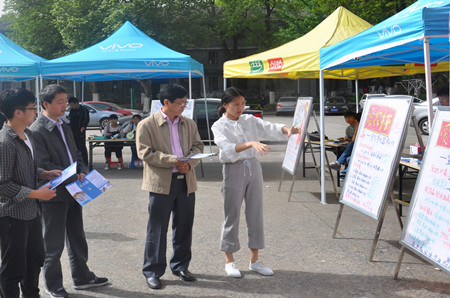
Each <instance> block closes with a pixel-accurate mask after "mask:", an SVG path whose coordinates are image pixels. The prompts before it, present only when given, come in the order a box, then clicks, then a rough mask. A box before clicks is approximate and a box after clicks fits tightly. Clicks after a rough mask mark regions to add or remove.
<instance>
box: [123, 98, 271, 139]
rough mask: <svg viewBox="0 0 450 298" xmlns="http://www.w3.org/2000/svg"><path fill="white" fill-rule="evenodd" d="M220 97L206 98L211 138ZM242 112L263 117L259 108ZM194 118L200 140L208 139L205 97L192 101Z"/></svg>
mask: <svg viewBox="0 0 450 298" xmlns="http://www.w3.org/2000/svg"><path fill="white" fill-rule="evenodd" d="M221 105H222V104H221V99H220V98H206V106H207V109H208V121H209V128H210V130H209V131H210V135H211V140H212V139H213V134H212V131H211V126H212V125H213V124H214V122H216V121H217V120H219V114H218V113H217V110H218V109H219V107H220V106H221ZM244 114H252V115H253V116H255V117H259V118H263V111H261V110H250V109H248V107H247V106H246V109H245V110H244ZM141 116H142V119H145V118H146V117H148V116H149V114H146V115H141ZM131 118H132V116H124V117H122V118H120V123H121V124H122V123H128V122H130V120H131ZM194 120H195V121H196V122H197V127H198V132H199V134H200V138H201V139H202V140H208V129H207V123H206V114H205V99H204V98H199V99H196V100H195V101H194Z"/></svg>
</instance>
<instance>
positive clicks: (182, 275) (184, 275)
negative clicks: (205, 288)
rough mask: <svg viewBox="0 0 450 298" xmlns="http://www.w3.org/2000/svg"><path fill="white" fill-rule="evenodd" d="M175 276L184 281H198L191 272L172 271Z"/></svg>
mask: <svg viewBox="0 0 450 298" xmlns="http://www.w3.org/2000/svg"><path fill="white" fill-rule="evenodd" d="M172 273H173V275H176V276H179V277H180V278H181V279H182V280H184V281H196V280H197V279H196V278H195V276H194V275H193V274H192V273H190V272H189V270H187V269H186V270H182V271H172Z"/></svg>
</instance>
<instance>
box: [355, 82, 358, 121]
mask: <svg viewBox="0 0 450 298" xmlns="http://www.w3.org/2000/svg"><path fill="white" fill-rule="evenodd" d="M355 94H356V95H355V98H356V113H358V112H359V111H358V97H359V94H358V79H356V80H355Z"/></svg>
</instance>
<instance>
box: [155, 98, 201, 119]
mask: <svg viewBox="0 0 450 298" xmlns="http://www.w3.org/2000/svg"><path fill="white" fill-rule="evenodd" d="M161 107H162V103H161V101H160V100H152V108H151V110H150V115H152V114H154V113H156V111H158V110H159V109H161ZM182 115H183V116H185V117H188V118H191V119H193V118H194V99H188V103H187V105H186V107H185V108H184V111H183V114H182Z"/></svg>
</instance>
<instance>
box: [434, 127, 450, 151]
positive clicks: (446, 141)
mask: <svg viewBox="0 0 450 298" xmlns="http://www.w3.org/2000/svg"><path fill="white" fill-rule="evenodd" d="M436 145H437V146H440V147H445V148H450V122H449V121H442V126H441V130H440V131H439V136H438V139H437V143H436Z"/></svg>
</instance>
